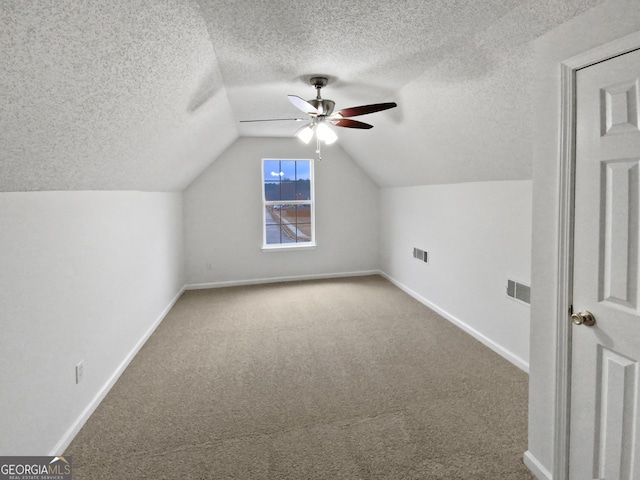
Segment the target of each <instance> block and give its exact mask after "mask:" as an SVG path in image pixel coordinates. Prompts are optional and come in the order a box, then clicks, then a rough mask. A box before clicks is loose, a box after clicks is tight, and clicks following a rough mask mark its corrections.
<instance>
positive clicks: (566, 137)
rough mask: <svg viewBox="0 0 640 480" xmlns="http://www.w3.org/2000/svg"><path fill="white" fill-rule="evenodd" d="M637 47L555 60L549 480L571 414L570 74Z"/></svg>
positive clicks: (621, 45)
mask: <svg viewBox="0 0 640 480" xmlns="http://www.w3.org/2000/svg"><path fill="white" fill-rule="evenodd" d="M638 49H640V32H635V33H632V34H630V35H627V36H625V37H622V38H620V39H618V40H614V41H612V42H609V43H607V44H605V45H602V46H600V47H596V48H594V49H591V50H588V51H586V52H584V53H581V54H579V55H576V56H574V57H571V58H569V59H567V60H565V61H563V62H562V63H561V64H560V82H561V83H560V137H559V138H560V158H559V175H558V189H559V190H558V203H559V209H558V258H557V275H558V277H557V278H558V283H557V292H556V293H557V296H556V298H557V305H556V307H557V308H556V345H557V348H556V381H555V412H554V438H553V443H554V449H553V450H554V456H553V480H568V479H569V446H570V441H571V439H570V431H569V430H570V415H571V333H572V328H571V325H572V324H571V322H570V321H569V315H568V313H569V311H570V308H571V306H572V287H573V278H572V275H573V225H574V196H575V160H576V143H575V140H576V138H575V137H576V134H575V133H576V74H577V72H578V70H581V69H583V68H586V67H589V66H591V65H594V64H596V63H600V62H604V61H606V60H609V59H611V58H614V57H618V56H620V55H624V54H625V53H629V52H632V51H634V50H638Z"/></svg>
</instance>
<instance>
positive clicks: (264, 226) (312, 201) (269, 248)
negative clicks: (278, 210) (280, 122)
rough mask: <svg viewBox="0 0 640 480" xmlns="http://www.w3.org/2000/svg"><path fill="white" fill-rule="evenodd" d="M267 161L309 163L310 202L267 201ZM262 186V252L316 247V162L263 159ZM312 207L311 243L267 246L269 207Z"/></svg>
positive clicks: (303, 159)
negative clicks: (314, 169)
mask: <svg viewBox="0 0 640 480" xmlns="http://www.w3.org/2000/svg"><path fill="white" fill-rule="evenodd" d="M267 161H276V162H292V161H293V162H301V161H304V162H309V179H310V185H309V187H310V195H309V196H310V200H267V199H266V198H265V188H264V184H265V171H264V165H265V162H267ZM260 163H261V172H262V174H261V176H260V180H261V185H260V188H261V190H262V250H263V251H265V252H282V251H290V250H309V249H313V248H315V247H316V204H315V175H314V171H313V167H314V161H313V159H308V158H263V159H262V160H261V162H260ZM281 204H286V205H310V207H311V215H310V216H311V218H310V220H311V241H310V242H293V243H269V244H267V219H266V210H267V207H268V206H269V205H281Z"/></svg>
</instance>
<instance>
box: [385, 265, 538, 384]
mask: <svg viewBox="0 0 640 480" xmlns="http://www.w3.org/2000/svg"><path fill="white" fill-rule="evenodd" d="M380 275H382V276H383V277H384V278H386V279H387V280H389V281H390V282H391V283H393V284H394V285H395V286H397V287H398V288H400V289H401V290H403V291H405V292H406V293H408V294H409V295H411V296H412V297H413V298H415V299H416V300H418V301H419V302H420V303H423V304H424V305H426V306H427V307H429V308H430V309H432V310H434V311H436V312H437V313H438V314H440V315H442V316H443V317H444V318H446V319H447V320H449V321H450V322H451V323H453V324H454V325H456V326H457V327H459V328H461V329H462V330H464V331H465V332H467V333H468V334H469V335H471V336H472V337H473V338H475V339H476V340H478V341H480V342H481V343H483V344H484V345H486V346H487V347H489V348H490V349H491V350H493V351H494V352H496V353H497V354H498V355H500V356H502V357H504V358H506V359H507V360H509V361H510V362H511V363H513V364H514V365H515V366H516V367H518V368H519V369H521V370H523V371H525V372H526V373H529V363H528V362H525V361H524V360H523V359H522V358H520V357H519V356H517V355H516V354H514V353H513V352H511V351H510V350H507V349H506V348H504V347H503V346H502V345H499V344H497V343H496V342H494V341H493V340H491V339H490V338H489V337H487V336H485V335H484V334H482V333H480V332H479V331H477V330H476V329H475V328H473V327H470V326H469V325H467V324H466V323H465V322H463V321H462V320H460V319H459V318H457V317H455V316H453V315H451V314H450V313H449V312H447V311H445V310H443V309H442V308H440V307H438V306H437V305H435V304H434V303H432V302H431V301H429V300H427V299H426V298H424V297H423V296H422V295H420V294H419V293H417V292H415V291H413V290H411V289H410V288H409V287H407V286H406V285H404V284H402V283H400V282H399V281H398V280H396V279H395V278H393V277H391V276H389V275H387V274H386V273H384V272H380Z"/></svg>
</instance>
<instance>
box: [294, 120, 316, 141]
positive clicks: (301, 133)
mask: <svg viewBox="0 0 640 480" xmlns="http://www.w3.org/2000/svg"><path fill="white" fill-rule="evenodd" d="M296 137H298V138H299V139H300V140H302V141H303V142H304V143H309V142H310V141H311V137H313V125H311V124H309V125H305V126H304V127H302V128H301V129H299V130H298V131H297V132H296Z"/></svg>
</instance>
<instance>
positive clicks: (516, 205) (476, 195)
mask: <svg viewBox="0 0 640 480" xmlns="http://www.w3.org/2000/svg"><path fill="white" fill-rule="evenodd" d="M380 243H381V245H380V249H381V259H382V260H381V264H382V270H383V271H384V272H385V273H386V274H387V275H388V276H389V277H391V278H392V279H393V280H394V281H396V282H397V283H399V284H401V286H403V287H404V288H405V289H407V290H410V291H411V292H413V294H414V295H415V296H417V297H418V298H421V299H423V300H426V302H427V303H429V304H431V305H433V306H434V307H436V309H437V310H439V311H440V312H441V313H443V314H444V315H445V316H446V317H448V318H449V319H450V320H453V321H454V322H457V323H458V324H459V325H461V326H462V327H463V328H465V329H467V331H470V332H471V333H473V334H475V335H476V336H478V337H479V338H482V340H483V341H484V342H485V343H487V344H488V345H490V346H492V347H493V348H494V349H495V350H496V351H498V352H499V353H501V354H502V355H504V356H505V357H507V358H509V359H510V360H511V361H512V362H514V363H515V364H517V365H519V366H520V367H521V368H523V369H525V370H526V369H527V367H528V362H529V345H528V342H529V313H530V312H529V307H528V306H526V305H523V304H521V303H518V302H516V301H514V300H512V299H510V298H509V297H507V296H506V286H507V279H508V278H511V279H515V280H517V281H520V282H522V283H525V284H527V285H528V284H529V279H530V263H531V181H529V180H523V181H503V182H480V183H462V184H453V185H430V186H418V187H403V188H383V189H382V191H381V240H380ZM413 247H417V248H420V249H423V250H427V251H428V252H429V263H428V264H427V265H425V264H423V263H421V262H419V261H417V260H415V259H414V258H413V256H412V251H413Z"/></svg>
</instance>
